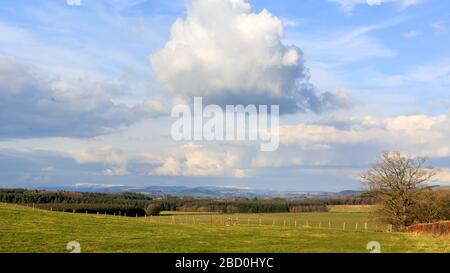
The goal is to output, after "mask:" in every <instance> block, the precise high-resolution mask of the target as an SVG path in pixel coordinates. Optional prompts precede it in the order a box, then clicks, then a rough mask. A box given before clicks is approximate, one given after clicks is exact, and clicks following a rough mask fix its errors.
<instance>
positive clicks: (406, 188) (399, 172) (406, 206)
mask: <svg viewBox="0 0 450 273" xmlns="http://www.w3.org/2000/svg"><path fill="white" fill-rule="evenodd" d="M426 160H427V159H426V158H424V157H416V158H411V157H408V156H405V155H402V154H401V153H400V152H385V153H383V154H382V155H381V156H380V160H379V162H378V163H376V164H375V165H374V166H373V167H372V168H371V169H370V170H368V171H366V172H364V173H362V174H361V176H360V178H361V182H362V183H363V184H364V185H365V187H366V188H367V190H368V191H369V192H370V193H372V194H373V195H374V196H375V197H376V198H377V199H378V200H379V201H380V204H381V207H380V209H379V210H377V212H376V213H377V216H378V217H379V218H382V220H384V221H385V222H387V223H389V224H392V225H393V226H394V227H397V228H401V227H405V226H408V225H410V224H412V223H413V222H414V221H415V214H416V212H415V211H414V209H415V204H416V203H417V200H418V198H419V194H420V192H421V191H422V190H423V189H424V188H425V186H426V183H427V182H429V181H431V180H432V179H433V177H434V176H435V175H436V174H437V171H436V170H434V169H432V168H431V167H425V166H424V165H425V162H426Z"/></svg>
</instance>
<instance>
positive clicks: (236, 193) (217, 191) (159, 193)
mask: <svg viewBox="0 0 450 273" xmlns="http://www.w3.org/2000/svg"><path fill="white" fill-rule="evenodd" d="M39 189H46V190H66V191H81V192H105V193H122V192H135V193H143V194H146V195H148V196H151V197H166V196H178V197H183V196H185V197H198V198H287V199H306V198H313V197H314V198H318V197H330V196H353V195H358V194H359V193H361V192H360V191H352V190H345V191H341V192H325V191H274V190H261V189H250V188H239V187H219V186H204V187H186V186H145V187H132V186H124V185H101V184H76V185H70V186H52V187H39Z"/></svg>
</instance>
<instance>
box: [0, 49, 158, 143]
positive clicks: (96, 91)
mask: <svg viewBox="0 0 450 273" xmlns="http://www.w3.org/2000/svg"><path fill="white" fill-rule="evenodd" d="M122 88H123V86H121V85H120V84H114V83H106V82H104V83H98V82H97V83H82V81H80V82H78V83H71V82H68V81H64V80H61V79H59V78H56V77H51V76H48V75H45V74H44V73H41V72H40V71H37V70H36V69H34V68H32V67H30V66H26V65H23V64H20V63H17V62H16V61H14V60H13V59H11V58H5V57H1V56H0V139H1V138H30V137H48V136H61V137H91V136H96V135H100V134H106V133H111V132H113V131H114V130H115V129H116V128H117V127H118V126H121V125H129V124H131V123H133V122H136V121H138V120H141V119H143V118H145V117H149V116H152V115H158V114H159V113H162V112H164V111H165V110H164V107H163V106H161V105H160V103H158V102H151V101H145V102H143V103H141V104H138V105H136V106H133V107H129V106H126V105H123V104H116V103H114V102H113V100H112V99H113V97H114V96H115V95H117V94H119V93H120V92H122Z"/></svg>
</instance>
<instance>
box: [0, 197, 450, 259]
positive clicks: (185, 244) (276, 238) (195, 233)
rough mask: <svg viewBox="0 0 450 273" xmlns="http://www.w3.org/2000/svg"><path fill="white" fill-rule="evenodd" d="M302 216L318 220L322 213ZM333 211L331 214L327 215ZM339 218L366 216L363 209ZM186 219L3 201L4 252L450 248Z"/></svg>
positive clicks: (435, 241)
mask: <svg viewBox="0 0 450 273" xmlns="http://www.w3.org/2000/svg"><path fill="white" fill-rule="evenodd" d="M355 214H356V215H355ZM291 215H292V214H278V215H277V217H279V218H280V219H282V218H281V217H289V216H291ZM302 215H303V217H308V218H309V219H311V222H313V220H314V217H316V216H317V215H319V213H309V214H302ZM305 215H306V216H305ZM333 215H334V213H333V212H331V213H329V216H327V217H333ZM250 216H252V217H254V215H248V217H250ZM265 216H266V217H269V216H273V215H272V214H267V215H265ZM336 216H338V217H337V218H339V219H342V218H346V217H347V218H348V219H352V217H366V215H365V214H363V213H353V214H352V213H340V214H336ZM176 217H179V218H176ZM206 217H208V218H206ZM209 217H211V216H209V215H208V216H204V219H209ZM217 217H222V218H223V217H225V216H224V215H220V216H217ZM233 217H234V216H233ZM241 217H243V216H241ZM257 217H260V216H259V215H258V216H257ZM299 217H300V216H299ZM173 219H175V223H173ZM183 219H190V218H188V216H186V215H179V216H174V218H172V216H160V217H153V219H151V218H150V217H147V218H144V217H140V218H134V217H129V218H126V217H117V216H116V217H114V216H104V215H84V214H72V213H61V212H51V211H44V210H38V209H32V208H27V207H21V206H17V205H10V204H0V252H68V250H66V245H67V243H68V242H70V241H78V242H80V244H81V251H82V252H367V250H366V249H365V247H366V244H367V243H368V242H369V241H379V242H380V243H381V245H382V251H383V252H449V251H450V241H449V240H448V239H445V240H444V239H442V238H433V237H431V236H415V235H411V234H395V233H392V234H389V233H383V232H372V231H365V232H363V231H354V230H353V229H350V228H349V229H348V230H346V231H342V230H340V229H327V228H320V229H319V228H317V227H310V228H306V227H303V226H298V227H293V226H292V225H291V226H289V227H285V228H283V227H282V226H272V225H269V224H263V225H258V224H257V223H256V222H252V223H251V224H250V225H245V224H241V225H238V226H228V227H227V226H224V225H222V224H220V223H216V220H214V222H213V220H211V223H208V222H207V221H205V222H201V221H198V222H196V223H195V224H194V223H187V222H183ZM211 219H213V218H211ZM216 219H219V218H216ZM285 219H286V218H285ZM317 219H319V218H317ZM358 219H359V218H358ZM360 220H361V219H360ZM358 221H359V220H358ZM311 225H313V224H312V223H311Z"/></svg>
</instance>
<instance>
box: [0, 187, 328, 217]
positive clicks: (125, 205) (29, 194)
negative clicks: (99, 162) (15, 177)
mask: <svg viewBox="0 0 450 273" xmlns="http://www.w3.org/2000/svg"><path fill="white" fill-rule="evenodd" d="M0 201H1V202H6V203H15V204H23V205H27V206H34V207H36V208H42V209H48V210H53V211H64V212H76V213H100V214H105V213H106V214H116V215H126V216H135V215H138V216H143V215H157V214H159V213H160V212H161V211H185V212H216V213H272V212H315V211H322V212H326V211H328V207H327V202H325V201H323V200H313V199H307V200H300V201H298V200H296V201H292V200H285V199H279V198H275V199H262V200H258V199H226V200H219V199H196V198H181V197H168V198H165V199H158V200H154V199H152V198H151V197H148V196H146V195H144V194H139V193H129V192H125V193H121V194H110V193H93V192H72V191H47V190H26V189H0Z"/></svg>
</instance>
